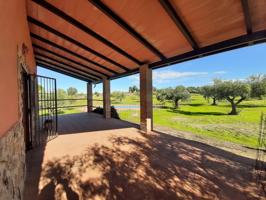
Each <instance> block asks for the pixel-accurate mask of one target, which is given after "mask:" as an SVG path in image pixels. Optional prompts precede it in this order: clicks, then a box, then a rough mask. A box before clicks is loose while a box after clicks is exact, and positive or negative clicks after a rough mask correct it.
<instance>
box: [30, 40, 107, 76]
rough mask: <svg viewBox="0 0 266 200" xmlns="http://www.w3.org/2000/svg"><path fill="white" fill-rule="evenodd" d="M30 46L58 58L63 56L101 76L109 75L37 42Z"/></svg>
mask: <svg viewBox="0 0 266 200" xmlns="http://www.w3.org/2000/svg"><path fill="white" fill-rule="evenodd" d="M32 46H33V47H34V48H35V49H40V50H42V51H45V52H47V53H50V54H52V55H55V56H57V57H59V58H63V59H64V60H67V61H70V62H72V63H75V64H76V65H79V66H81V67H83V68H85V69H89V70H91V71H93V72H95V73H99V74H101V75H103V76H109V75H108V74H106V73H103V72H100V71H97V70H94V69H93V68H90V67H88V66H87V65H84V64H83V63H79V62H77V61H75V60H73V59H71V58H68V57H66V56H63V55H61V54H58V53H55V52H53V51H50V50H48V49H46V48H44V47H41V46H39V45H37V44H32Z"/></svg>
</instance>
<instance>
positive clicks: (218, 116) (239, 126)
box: [58, 94, 266, 147]
mask: <svg viewBox="0 0 266 200" xmlns="http://www.w3.org/2000/svg"><path fill="white" fill-rule="evenodd" d="M97 100H102V97H101V96H98V97H96V96H94V102H93V104H94V106H100V107H102V101H97ZM69 103H70V102H68V103H67V104H69ZM86 103H87V102H86V100H80V101H75V102H72V105H86ZM210 103H211V102H207V101H206V100H205V99H204V98H203V97H202V96H201V95H195V94H194V95H192V97H191V99H190V100H189V101H186V102H182V103H181V106H180V108H179V109H173V108H172V103H171V102H167V103H166V104H165V106H166V107H167V108H164V109H162V108H160V109H159V108H154V109H153V116H154V125H155V127H156V126H157V125H158V126H164V127H169V128H171V129H175V130H181V131H188V132H190V133H194V134H197V135H201V136H203V137H210V138H214V139H217V140H220V141H229V142H233V143H237V144H241V145H243V146H249V147H256V144H257V137H258V132H259V123H260V115H261V112H266V101H265V100H248V101H244V102H242V103H241V104H240V105H239V107H238V110H239V111H240V113H239V115H237V116H232V115H228V113H229V112H230V109H231V107H230V105H229V104H228V103H227V102H226V101H222V102H219V105H217V106H212V105H210ZM153 104H154V105H156V104H159V102H158V101H157V100H156V98H155V97H154V99H153ZM112 105H114V106H118V105H139V96H137V95H132V94H128V95H126V97H125V98H124V99H123V100H122V101H121V102H120V101H119V100H115V99H112ZM83 110H84V108H83ZM78 112H81V108H69V109H60V110H59V113H58V114H70V113H78ZM118 112H119V116H120V118H121V119H123V120H127V121H131V122H134V123H139V109H122V110H118Z"/></svg>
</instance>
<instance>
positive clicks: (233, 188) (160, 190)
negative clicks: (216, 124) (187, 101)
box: [34, 132, 259, 200]
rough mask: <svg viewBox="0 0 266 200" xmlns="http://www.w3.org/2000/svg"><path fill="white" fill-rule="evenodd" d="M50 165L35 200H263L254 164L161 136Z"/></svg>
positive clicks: (120, 142) (98, 148)
mask: <svg viewBox="0 0 266 200" xmlns="http://www.w3.org/2000/svg"><path fill="white" fill-rule="evenodd" d="M109 142H110V143H111V145H101V144H94V145H92V146H88V147H87V148H86V150H85V151H84V153H82V154H80V155H76V156H68V155H66V156H63V157H60V158H55V159H53V160H50V161H48V162H47V163H46V164H45V165H44V166H43V170H42V180H43V183H42V184H43V185H44V187H42V189H41V191H40V193H39V195H38V196H37V197H36V198H34V200H35V199H36V200H37V199H49V200H50V199H51V200H53V199H55V198H54V196H55V197H56V196H57V197H58V198H56V199H60V198H61V199H62V195H65V197H67V198H66V199H74V200H76V199H96V198H98V199H121V200H123V199H127V200H131V199H133V200H142V199H154V200H155V199H160V200H163V199H165V200H171V199H175V200H176V199H194V200H195V199H211V200H213V199H259V197H258V194H259V190H258V188H257V186H256V184H255V181H254V179H253V174H252V166H253V164H254V160H252V159H248V158H244V157H241V156H237V155H235V154H232V153H230V152H226V151H223V150H220V149H217V148H215V147H212V146H209V145H205V144H202V143H199V142H194V141H189V140H186V139H181V138H177V137H174V136H170V135H167V134H164V133H161V132H156V133H154V134H151V135H142V136H141V138H132V137H127V136H121V137H120V136H114V137H110V138H109Z"/></svg>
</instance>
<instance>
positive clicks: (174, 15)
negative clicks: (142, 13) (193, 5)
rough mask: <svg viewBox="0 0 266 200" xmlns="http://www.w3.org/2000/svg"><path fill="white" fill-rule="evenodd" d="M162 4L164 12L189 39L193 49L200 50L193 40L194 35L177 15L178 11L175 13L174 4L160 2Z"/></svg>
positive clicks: (166, 0) (164, 0)
mask: <svg viewBox="0 0 266 200" xmlns="http://www.w3.org/2000/svg"><path fill="white" fill-rule="evenodd" d="M160 3H161V5H162V7H163V8H164V10H165V11H166V13H167V14H168V15H169V17H170V18H171V19H172V21H173V22H174V23H175V25H176V26H177V28H178V29H179V30H180V31H181V33H182V34H183V35H184V37H185V38H186V39H187V41H188V42H189V44H190V45H191V46H192V48H193V49H194V50H196V49H198V48H199V46H198V44H197V42H196V41H195V39H194V38H193V36H192V34H191V33H190V32H189V30H188V28H187V27H186V25H185V24H184V22H183V21H182V19H181V18H180V17H179V16H178V14H177V13H176V11H175V9H174V7H173V6H172V4H171V3H170V1H169V0H160Z"/></svg>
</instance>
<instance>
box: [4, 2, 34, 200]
mask: <svg viewBox="0 0 266 200" xmlns="http://www.w3.org/2000/svg"><path fill="white" fill-rule="evenodd" d="M0 8H1V12H0V27H1V31H0V199H5V200H10V199H22V198H23V189H24V179H25V143H24V130H23V126H22V105H23V104H22V99H21V95H22V91H23V90H22V89H21V82H20V79H21V77H20V71H21V70H22V67H23V68H24V69H26V71H27V72H29V73H31V74H34V73H35V72H36V66H35V61H34V56H33V51H32V45H31V40H30V35H29V28H28V23H27V20H26V17H27V15H26V2H25V0H8V1H0Z"/></svg>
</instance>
